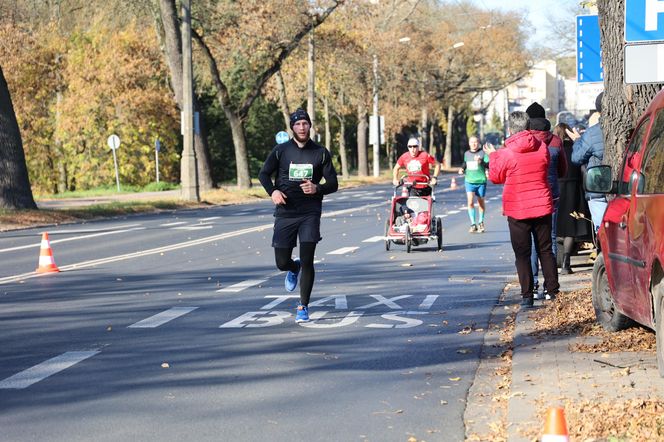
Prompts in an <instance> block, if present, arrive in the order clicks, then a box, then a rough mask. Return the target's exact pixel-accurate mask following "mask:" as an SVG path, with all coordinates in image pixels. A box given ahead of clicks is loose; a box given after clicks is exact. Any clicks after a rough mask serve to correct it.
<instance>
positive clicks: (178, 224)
mask: <svg viewBox="0 0 664 442" xmlns="http://www.w3.org/2000/svg"><path fill="white" fill-rule="evenodd" d="M182 224H187V221H176V222H173V223H165V224H159V227H172V226H181V225H182Z"/></svg>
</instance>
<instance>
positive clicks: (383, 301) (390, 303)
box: [358, 295, 412, 310]
mask: <svg viewBox="0 0 664 442" xmlns="http://www.w3.org/2000/svg"><path fill="white" fill-rule="evenodd" d="M369 296H371V297H372V298H374V299H375V300H376V301H378V302H373V303H371V304H367V305H363V306H362V307H359V308H358V310H367V309H370V308H372V307H377V306H379V305H384V306H387V307H389V308H391V309H395V310H400V309H401V307H400V306H399V304H397V303H396V302H394V301H398V300H400V299H406V298H410V297H411V296H412V295H400V296H394V297H392V298H386V297H384V296H383V295H369Z"/></svg>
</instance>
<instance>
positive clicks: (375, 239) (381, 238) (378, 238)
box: [362, 236, 385, 242]
mask: <svg viewBox="0 0 664 442" xmlns="http://www.w3.org/2000/svg"><path fill="white" fill-rule="evenodd" d="M384 239H385V237H384V236H372V237H371V238H367V239H365V240H363V241H362V242H378V241H382V240H384Z"/></svg>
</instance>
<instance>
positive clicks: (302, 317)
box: [295, 302, 309, 322]
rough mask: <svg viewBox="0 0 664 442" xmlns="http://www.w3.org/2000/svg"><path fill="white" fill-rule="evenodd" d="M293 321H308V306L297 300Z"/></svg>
mask: <svg viewBox="0 0 664 442" xmlns="http://www.w3.org/2000/svg"><path fill="white" fill-rule="evenodd" d="M295 322H309V307H307V306H306V305H302V304H300V303H299V302H298V304H297V313H296V314H295Z"/></svg>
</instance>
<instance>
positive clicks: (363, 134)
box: [357, 101, 369, 176]
mask: <svg viewBox="0 0 664 442" xmlns="http://www.w3.org/2000/svg"><path fill="white" fill-rule="evenodd" d="M367 124H368V123H367V106H366V104H365V103H364V102H363V101H360V104H358V106H357V175H358V176H368V175H369V163H368V162H367Z"/></svg>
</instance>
